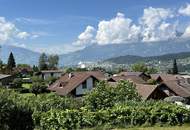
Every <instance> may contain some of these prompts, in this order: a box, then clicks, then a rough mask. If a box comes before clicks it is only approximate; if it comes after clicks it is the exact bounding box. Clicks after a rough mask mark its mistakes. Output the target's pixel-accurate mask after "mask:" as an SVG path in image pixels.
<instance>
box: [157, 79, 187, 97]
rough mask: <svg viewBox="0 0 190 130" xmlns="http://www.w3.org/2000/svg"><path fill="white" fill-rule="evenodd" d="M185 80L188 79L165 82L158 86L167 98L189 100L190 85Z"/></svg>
mask: <svg viewBox="0 0 190 130" xmlns="http://www.w3.org/2000/svg"><path fill="white" fill-rule="evenodd" d="M187 80H188V79H180V80H173V81H172V80H170V81H165V82H163V83H161V84H160V85H159V86H160V87H161V89H162V90H163V91H165V92H166V93H167V94H168V96H180V97H184V98H188V99H190V84H189V81H187Z"/></svg>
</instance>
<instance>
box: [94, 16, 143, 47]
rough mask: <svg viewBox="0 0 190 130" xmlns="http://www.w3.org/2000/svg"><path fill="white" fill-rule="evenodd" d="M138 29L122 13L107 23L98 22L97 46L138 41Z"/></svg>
mask: <svg viewBox="0 0 190 130" xmlns="http://www.w3.org/2000/svg"><path fill="white" fill-rule="evenodd" d="M139 34H140V27H139V26H136V25H135V24H132V20H131V19H129V18H125V15H124V14H122V13H117V16H116V17H115V18H113V19H111V20H109V21H105V20H103V21H100V23H99V24H98V31H97V35H96V41H97V43H98V44H101V45H104V44H110V43H130V42H134V41H137V40H138V37H139Z"/></svg>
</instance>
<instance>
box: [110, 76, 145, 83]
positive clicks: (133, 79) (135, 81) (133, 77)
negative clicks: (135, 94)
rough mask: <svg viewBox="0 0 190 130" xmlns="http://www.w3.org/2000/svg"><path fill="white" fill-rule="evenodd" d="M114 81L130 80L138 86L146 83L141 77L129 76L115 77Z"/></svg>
mask: <svg viewBox="0 0 190 130" xmlns="http://www.w3.org/2000/svg"><path fill="white" fill-rule="evenodd" d="M112 79H114V80H115V81H119V80H129V81H132V82H134V83H137V84H145V83H146V82H145V81H144V80H143V79H142V78H141V77H139V76H136V75H127V76H113V77H112Z"/></svg>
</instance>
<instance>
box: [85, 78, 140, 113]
mask: <svg viewBox="0 0 190 130" xmlns="http://www.w3.org/2000/svg"><path fill="white" fill-rule="evenodd" d="M128 100H133V101H140V100H141V97H140V96H139V95H138V93H137V90H136V88H135V86H134V84H133V83H130V82H128V81H124V80H122V81H119V82H118V84H117V85H116V86H110V85H109V84H108V83H106V82H104V81H103V82H99V83H97V85H96V87H95V88H94V89H93V90H92V91H91V92H90V93H88V94H87V95H86V96H85V99H84V102H85V106H86V107H87V108H89V109H90V110H92V111H95V110H100V109H107V108H111V107H113V106H114V105H115V104H118V103H123V102H126V101H128Z"/></svg>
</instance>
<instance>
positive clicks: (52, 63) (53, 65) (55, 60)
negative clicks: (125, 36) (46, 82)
mask: <svg viewBox="0 0 190 130" xmlns="http://www.w3.org/2000/svg"><path fill="white" fill-rule="evenodd" d="M58 64H59V56H58V55H50V56H49V57H48V68H49V69H57V66H58Z"/></svg>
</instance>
